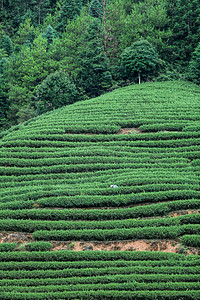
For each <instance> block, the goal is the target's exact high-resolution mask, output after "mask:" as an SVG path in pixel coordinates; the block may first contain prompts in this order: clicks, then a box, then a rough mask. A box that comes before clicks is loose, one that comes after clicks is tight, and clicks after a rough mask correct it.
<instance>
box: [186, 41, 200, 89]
mask: <svg viewBox="0 0 200 300" xmlns="http://www.w3.org/2000/svg"><path fill="white" fill-rule="evenodd" d="M189 79H190V80H192V81H193V82H195V83H197V84H200V43H199V44H198V46H197V48H196V49H195V51H194V53H193V55H192V59H191V61H190V64H189Z"/></svg>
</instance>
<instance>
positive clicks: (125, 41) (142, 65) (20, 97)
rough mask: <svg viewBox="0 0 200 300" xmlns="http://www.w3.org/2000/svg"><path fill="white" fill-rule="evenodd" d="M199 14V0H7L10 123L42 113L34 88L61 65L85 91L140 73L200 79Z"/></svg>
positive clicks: (4, 93) (5, 72)
mask: <svg viewBox="0 0 200 300" xmlns="http://www.w3.org/2000/svg"><path fill="white" fill-rule="evenodd" d="M199 15H200V1H199V0H156V1H155V0H112V1H110V0H26V1H19V0H9V1H5V0H4V1H1V10H0V73H1V75H2V78H1V82H2V84H4V86H5V87H6V89H5V90H4V88H1V92H0V94H1V99H3V102H1V103H4V102H5V105H4V104H3V106H4V107H5V112H4V117H5V119H6V120H7V122H8V126H10V125H12V124H17V123H18V122H22V121H23V120H26V119H27V118H29V117H31V116H34V115H35V114H37V111H36V110H35V107H34V102H35V98H36V90H37V88H38V86H39V85H40V84H41V83H42V82H43V81H44V80H45V79H46V78H47V76H49V75H50V74H54V73H55V72H56V71H60V72H64V73H68V74H69V76H70V78H72V79H73V81H74V82H75V83H76V86H77V89H78V92H79V94H80V95H81V99H85V98H87V97H93V96H98V95H100V94H102V93H105V92H107V91H108V90H110V89H111V88H112V86H113V87H114V86H123V85H126V84H128V82H130V81H133V80H134V81H135V82H136V81H138V80H137V79H138V77H139V79H140V80H149V79H151V80H166V79H170V80H171V79H178V78H185V77H186V76H188V73H189V77H190V79H191V80H193V81H195V82H196V83H199V79H198V78H199V73H198V72H199V65H198V62H199V60H198V57H199V56H198V53H199V50H198V49H199V46H198V44H199V36H200V18H199ZM155 49H156V50H155ZM195 49H196V50H195ZM192 55H193V56H192ZM158 57H159V64H158ZM191 58H192V59H191ZM190 60H191V62H190ZM157 66H159V68H158V69H157ZM1 101H2V100H1Z"/></svg>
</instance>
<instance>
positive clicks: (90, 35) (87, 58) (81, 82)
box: [77, 19, 112, 97]
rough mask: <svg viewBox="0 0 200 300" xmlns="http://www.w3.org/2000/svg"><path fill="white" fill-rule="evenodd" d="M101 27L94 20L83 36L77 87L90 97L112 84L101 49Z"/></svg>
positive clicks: (107, 64) (102, 49)
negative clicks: (83, 48) (83, 46)
mask: <svg viewBox="0 0 200 300" xmlns="http://www.w3.org/2000/svg"><path fill="white" fill-rule="evenodd" d="M101 26H102V24H101V22H100V21H99V20H98V19H94V20H93V22H92V23H91V25H90V26H89V28H88V30H87V32H86V36H85V50H84V51H83V52H82V54H81V56H80V60H79V61H80V69H79V72H78V77H77V86H79V87H81V88H82V89H83V90H84V91H85V92H86V93H87V95H88V96H90V97H95V96H98V95H100V94H101V93H103V92H104V91H105V90H106V89H107V88H109V87H110V86H111V84H112V76H111V72H110V68H109V61H108V58H107V57H106V55H105V52H104V48H103V41H102V36H101V33H102V28H101Z"/></svg>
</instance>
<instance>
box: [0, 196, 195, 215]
mask: <svg viewBox="0 0 200 300" xmlns="http://www.w3.org/2000/svg"><path fill="white" fill-rule="evenodd" d="M199 204H200V200H199V199H192V200H179V201H172V202H167V203H158V204H152V205H145V206H141V207H140V206H138V207H130V208H118V209H109V210H107V209H106V210H104V209H89V210H80V209H73V210H71V209H63V210H52V209H42V210H38V209H31V210H27V209H30V208H33V207H34V201H15V202H8V203H3V204H0V208H1V209H3V211H0V215H1V216H2V217H1V218H4V216H5V218H10V217H12V218H16V219H18V218H19V219H33V220H41V219H42V220H117V219H119V220H122V219H128V218H139V217H152V216H163V215H166V214H168V213H170V212H172V211H174V210H182V209H197V208H199ZM10 209H12V210H10Z"/></svg>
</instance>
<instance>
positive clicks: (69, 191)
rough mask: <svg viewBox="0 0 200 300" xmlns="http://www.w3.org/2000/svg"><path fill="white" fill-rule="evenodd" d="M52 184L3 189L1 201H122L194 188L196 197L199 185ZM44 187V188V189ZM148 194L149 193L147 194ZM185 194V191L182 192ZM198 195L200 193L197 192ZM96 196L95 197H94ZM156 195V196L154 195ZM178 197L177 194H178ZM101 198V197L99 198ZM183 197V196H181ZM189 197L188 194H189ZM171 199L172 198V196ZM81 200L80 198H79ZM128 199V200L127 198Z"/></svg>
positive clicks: (193, 195) (189, 190) (0, 194)
mask: <svg viewBox="0 0 200 300" xmlns="http://www.w3.org/2000/svg"><path fill="white" fill-rule="evenodd" d="M62 186H63V188H62ZM62 186H61V185H60V184H59V185H58V186H56V185H54V186H53V189H52V186H50V185H49V186H48V185H46V186H45V187H37V186H36V187H32V188H24V189H23V188H16V189H12V190H11V189H10V191H6V190H5V191H4V192H2V193H0V196H1V202H2V203H5V202H11V201H16V200H18V199H19V200H21V201H23V200H26V199H35V200H38V199H42V200H44V201H46V199H43V198H48V199H49V202H51V199H52V197H53V199H55V200H56V198H57V197H62V198H63V197H64V199H65V201H66V202H67V200H68V201H69V202H71V201H72V202H73V201H74V203H76V201H77V200H78V201H79V200H80V197H87V200H86V202H87V201H90V202H91V201H93V199H95V201H96V202H97V203H98V202H101V201H102V202H106V201H107V200H106V197H107V196H111V201H117V202H118V201H119V198H120V197H121V198H123V201H124V200H125V201H126V199H127V198H129V197H130V198H131V199H132V198H133V195H136V198H138V197H137V196H139V195H140V194H143V193H148V192H150V193H152V192H154V193H156V192H159V193H162V192H165V191H169V193H171V192H173V191H179V190H180V191H182V190H183V191H187V190H188V194H189V192H191V191H192V190H193V189H194V194H193V193H192V197H198V190H199V185H197V184H193V185H191V184H159V183H158V184H149V185H139V186H126V187H124V186H119V187H118V188H117V189H111V188H110V187H109V188H108V187H107V186H108V184H106V188H105V187H104V186H102V187H98V186H97V185H96V186H93V187H92V188H91V184H90V185H84V188H82V189H80V188H79V187H77V186H75V187H74V188H72V187H71V186H70V185H66V184H63V185H62ZM44 188H45V189H44ZM148 195H149V194H148ZM184 195H185V193H184ZM199 195H200V193H199ZM94 197H96V198H94ZM155 197H156V196H155ZM162 197H163V195H162V194H161V196H160V198H161V200H162ZM169 197H170V196H169ZM178 197H179V196H178ZM100 198H101V199H100ZM151 198H152V195H151V194H150V195H149V199H150V201H151ZM183 198H185V196H183ZM189 198H190V196H189ZM172 199H173V198H172ZM81 200H82V199H81ZM129 201H130V200H129ZM136 201H137V200H136Z"/></svg>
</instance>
